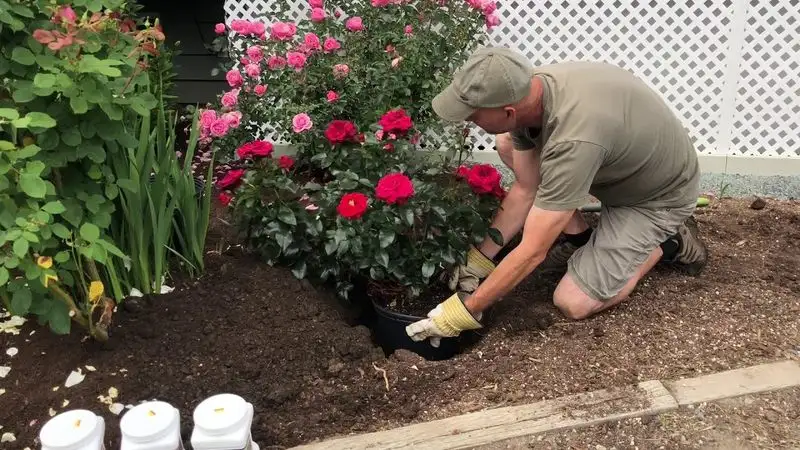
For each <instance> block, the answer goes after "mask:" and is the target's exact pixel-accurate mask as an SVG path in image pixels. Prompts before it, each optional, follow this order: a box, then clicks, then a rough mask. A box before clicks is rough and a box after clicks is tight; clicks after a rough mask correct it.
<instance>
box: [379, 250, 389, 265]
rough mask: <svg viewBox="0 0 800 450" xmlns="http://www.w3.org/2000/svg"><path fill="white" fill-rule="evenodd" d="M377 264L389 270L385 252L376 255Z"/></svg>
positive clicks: (387, 256)
mask: <svg viewBox="0 0 800 450" xmlns="http://www.w3.org/2000/svg"><path fill="white" fill-rule="evenodd" d="M378 262H379V263H380V264H381V265H382V266H383V267H386V268H387V269H388V268H389V254H388V253H386V252H385V251H383V250H381V251H380V253H378Z"/></svg>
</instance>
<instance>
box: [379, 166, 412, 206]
mask: <svg viewBox="0 0 800 450" xmlns="http://www.w3.org/2000/svg"><path fill="white" fill-rule="evenodd" d="M413 195H414V184H413V183H412V182H411V179H410V178H408V177H407V176H405V175H404V174H402V173H399V172H397V173H390V174H388V175H384V176H383V178H381V179H380V180H378V185H377V186H375V196H376V197H378V198H379V199H381V200H383V201H385V202H386V203H389V204H390V205H391V204H395V203H396V204H400V205H402V204H404V203H405V202H406V201H407V200H408V199H409V198H411V197H412V196H413Z"/></svg>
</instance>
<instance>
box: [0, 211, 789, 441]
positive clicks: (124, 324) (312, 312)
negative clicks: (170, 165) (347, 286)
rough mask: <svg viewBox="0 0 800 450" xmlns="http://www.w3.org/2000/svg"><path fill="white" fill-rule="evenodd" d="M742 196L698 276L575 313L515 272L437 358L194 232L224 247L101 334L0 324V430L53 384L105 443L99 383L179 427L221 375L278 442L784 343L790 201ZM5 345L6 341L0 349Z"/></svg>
mask: <svg viewBox="0 0 800 450" xmlns="http://www.w3.org/2000/svg"><path fill="white" fill-rule="evenodd" d="M749 203H750V202H747V201H734V200H723V201H719V202H715V203H714V204H713V205H712V206H711V207H708V208H705V209H703V210H701V211H700V212H699V213H698V215H697V219H698V222H699V223H700V227H701V231H702V233H703V234H704V236H705V239H706V240H707V242H708V244H709V246H710V248H711V261H710V264H709V266H708V268H707V270H706V271H705V272H704V273H703V274H702V275H701V276H700V277H698V278H691V277H686V276H682V275H680V274H676V273H673V272H670V271H668V270H663V269H662V270H657V271H656V272H655V273H653V274H652V275H651V276H649V277H648V278H647V279H646V281H645V282H644V283H643V284H642V286H641V287H640V288H639V289H638V290H637V292H635V293H634V295H633V298H632V299H631V300H630V301H628V302H626V303H624V304H622V305H620V306H619V307H618V308H615V309H613V310H611V311H608V312H607V313H604V314H601V315H599V316H597V317H594V318H591V319H589V320H586V321H581V322H571V321H568V320H566V319H564V318H563V317H562V316H560V315H559V314H558V312H557V310H555V308H554V307H553V306H552V305H551V303H550V300H549V299H550V296H551V295H552V290H553V284H552V283H551V282H546V281H542V280H539V279H537V278H536V277H531V279H530V280H528V281H526V282H525V283H524V284H523V285H521V286H519V287H518V288H517V289H515V290H514V292H513V293H512V294H511V295H509V296H508V297H507V298H506V299H504V301H502V302H501V303H500V304H498V305H497V306H496V307H495V308H494V309H493V310H492V311H491V312H490V314H488V319H487V321H486V325H487V326H486V328H485V329H484V330H482V333H484V338H483V340H482V341H480V342H479V343H478V344H477V345H475V346H474V347H472V348H471V349H470V350H469V352H467V353H464V354H462V355H459V356H457V357H455V358H453V359H451V360H448V361H442V362H428V361H424V360H421V359H420V358H418V357H417V356H416V355H413V354H409V353H407V352H400V353H398V354H396V355H394V356H392V357H390V358H385V357H384V355H383V353H382V352H381V351H380V350H379V349H378V348H377V347H375V346H374V345H373V344H372V342H371V340H370V337H369V332H368V330H367V329H366V328H364V327H351V326H349V325H348V324H347V320H346V319H350V317H349V316H348V312H347V311H345V310H343V309H342V308H341V307H340V306H339V305H338V304H337V303H336V302H334V301H333V300H331V299H330V298H329V297H328V296H325V295H320V294H319V293H317V292H316V291H315V290H314V289H312V288H310V287H308V286H306V285H305V284H304V283H303V282H300V281H297V280H295V279H294V278H293V277H292V276H291V275H290V274H289V273H288V272H287V271H284V270H281V269H276V268H270V267H267V266H265V265H263V264H261V263H258V262H256V261H254V260H252V259H250V258H247V257H245V256H242V255H239V254H238V252H237V250H236V248H235V247H233V248H229V247H228V245H229V244H230V242H231V241H230V240H222V241H220V240H219V236H216V237H215V239H216V240H218V241H219V242H220V243H219V244H212V245H211V246H210V247H211V249H212V251H216V250H217V249H220V250H222V251H223V254H221V255H220V254H216V253H210V254H209V255H208V265H209V268H208V272H207V274H206V275H205V276H204V277H203V278H202V279H200V280H197V281H194V282H187V283H182V284H181V285H179V286H178V289H176V291H175V292H173V293H171V294H168V295H164V296H159V297H157V298H155V299H151V300H150V301H143V302H141V304H140V305H138V306H139V308H136V307H133V308H131V307H130V306H129V307H127V308H124V309H122V308H121V311H119V312H118V313H117V315H116V324H115V327H114V333H113V336H112V343H111V345H110V346H109V347H110V348H101V346H99V345H98V344H95V343H92V342H90V341H83V340H82V336H81V335H80V334H79V333H77V332H76V333H74V334H73V335H72V336H69V337H56V336H53V335H52V334H50V333H49V332H47V330H44V329H39V328H38V327H36V326H35V323H32V322H29V323H27V324H26V325H25V327H24V329H23V330H22V332H21V333H20V334H19V335H17V336H14V335H10V334H0V350H3V351H2V353H0V365H4V366H11V372H10V374H9V375H8V376H7V377H6V378H3V379H0V388H3V389H6V392H5V394H3V395H2V396H0V405H2V407H0V425H2V426H3V428H2V430H0V432H12V433H14V434H15V436H16V438H17V441H16V442H13V443H6V444H5V445H6V447H4V448H20V449H21V448H24V447H31V448H36V447H37V446H38V445H37V443H36V442H35V438H36V435H37V433H38V430H39V429H40V428H41V426H42V424H43V422H44V421H46V420H47V419H48V418H49V415H48V410H49V408H54V409H55V410H56V411H62V410H64V407H62V405H63V401H64V400H65V399H66V400H69V405H68V406H67V408H80V407H84V408H90V409H92V410H94V411H97V412H100V413H102V414H103V415H104V417H105V418H106V420H107V423H108V428H107V429H108V432H107V440H106V442H107V446H108V448H117V446H118V440H117V439H118V419H119V418H118V417H117V416H115V415H114V414H112V413H111V412H109V411H108V409H107V407H106V406H105V405H103V404H102V403H101V402H100V401H99V400H98V395H107V392H108V389H109V388H110V387H115V388H117V389H118V390H119V401H120V402H122V403H124V404H136V403H138V402H140V401H142V400H147V399H153V398H157V399H160V400H165V401H168V402H171V403H172V404H174V405H175V406H176V407H178V408H179V409H180V410H181V413H182V421H183V422H182V423H183V427H184V438H185V439H186V441H185V442H186V444H187V445H188V436H189V432H190V427H191V413H192V409H193V408H194V407H195V406H196V405H197V404H198V403H199V402H200V401H201V400H202V399H203V398H204V397H206V396H209V395H213V394H216V393H219V392H223V391H225V392H233V393H237V394H239V395H242V396H243V397H245V398H246V399H247V400H248V401H250V402H252V403H253V404H254V406H255V411H256V418H255V423H254V426H253V433H254V434H253V435H254V438H255V439H256V441H257V442H258V443H259V444H260V445H261V446H262V448H264V447H269V446H276V447H274V448H280V447H285V446H291V445H295V444H299V443H303V442H309V441H312V440H314V439H319V438H325V437H331V436H333V435H338V434H347V433H352V432H364V431H371V430H377V429H383V428H388V427H393V426H398V425H403V424H408V423H411V422H417V421H423V420H430V419H434V418H439V417H444V416H450V415H454V414H459V413H464V412H467V411H473V410H476V409H481V408H485V407H492V406H499V405H509V404H515V403H522V402H530V401H534V400H539V399H544V398H552V397H557V396H561V395H564V394H567V393H575V392H582V391H590V390H595V389H600V388H607V387H612V386H620V385H625V384H631V383H635V382H638V381H641V380H647V379H658V378H675V377H682V376H695V375H697V374H700V373H706V372H710V371H718V370H726V369H730V368H735V367H741V366H745V365H750V364H755V363H761V362H765V361H772V360H776V359H781V358H786V357H794V358H797V357H799V356H800V283H798V276H799V275H800V273H799V272H800V202H777V201H772V200H768V201H767V205H766V207H765V208H764V209H762V210H752V209H750V208H749ZM34 330H35V331H36V333H35V334H33V335H30V332H31V331H34ZM11 346H14V347H17V348H19V354H18V355H16V356H14V357H8V356H6V355H5V349H6V348H8V347H11ZM85 365H91V366H94V367H95V368H96V369H97V371H96V372H89V373H88V374H87V376H86V379H85V380H84V381H83V382H82V383H81V384H79V385H77V386H75V387H72V388H65V387H64V386H63V383H64V381H65V380H66V378H67V375H68V374H69V372H70V371H71V370H74V369H77V368H79V367H84V366H85ZM383 371H385V373H386V378H385V379H384V375H383V374H384V372H383ZM84 373H86V370H84ZM387 384H388V386H389V389H388V390H387V389H386V385H387ZM55 386H60V388H59V389H58V390H56V391H53V389H52V388H53V387H55Z"/></svg>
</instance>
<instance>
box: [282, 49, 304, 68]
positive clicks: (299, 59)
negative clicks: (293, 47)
mask: <svg viewBox="0 0 800 450" xmlns="http://www.w3.org/2000/svg"><path fill="white" fill-rule="evenodd" d="M286 62H287V63H288V64H289V67H291V68H293V69H294V70H296V71H298V72H299V71H300V70H302V69H303V67H304V66H305V65H306V55H305V54H303V53H301V52H289V53H287V54H286Z"/></svg>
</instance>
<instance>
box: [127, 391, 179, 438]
mask: <svg viewBox="0 0 800 450" xmlns="http://www.w3.org/2000/svg"><path fill="white" fill-rule="evenodd" d="M178 420H179V419H178V413H177V410H176V409H175V408H174V407H173V406H172V405H170V404H169V403H166V402H159V401H154V402H145V403H142V404H140V405H137V406H135V407H133V408H131V410H130V411H128V412H127V413H125V415H124V416H122V420H120V422H119V428H120V431H122V436H123V437H124V438H126V439H130V440H131V441H133V442H139V443H144V442H150V441H153V440H158V439H161V438H163V437H164V436H166V435H168V434H169V432H170V431H172V430H173V429H178V428H177V427H178Z"/></svg>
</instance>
